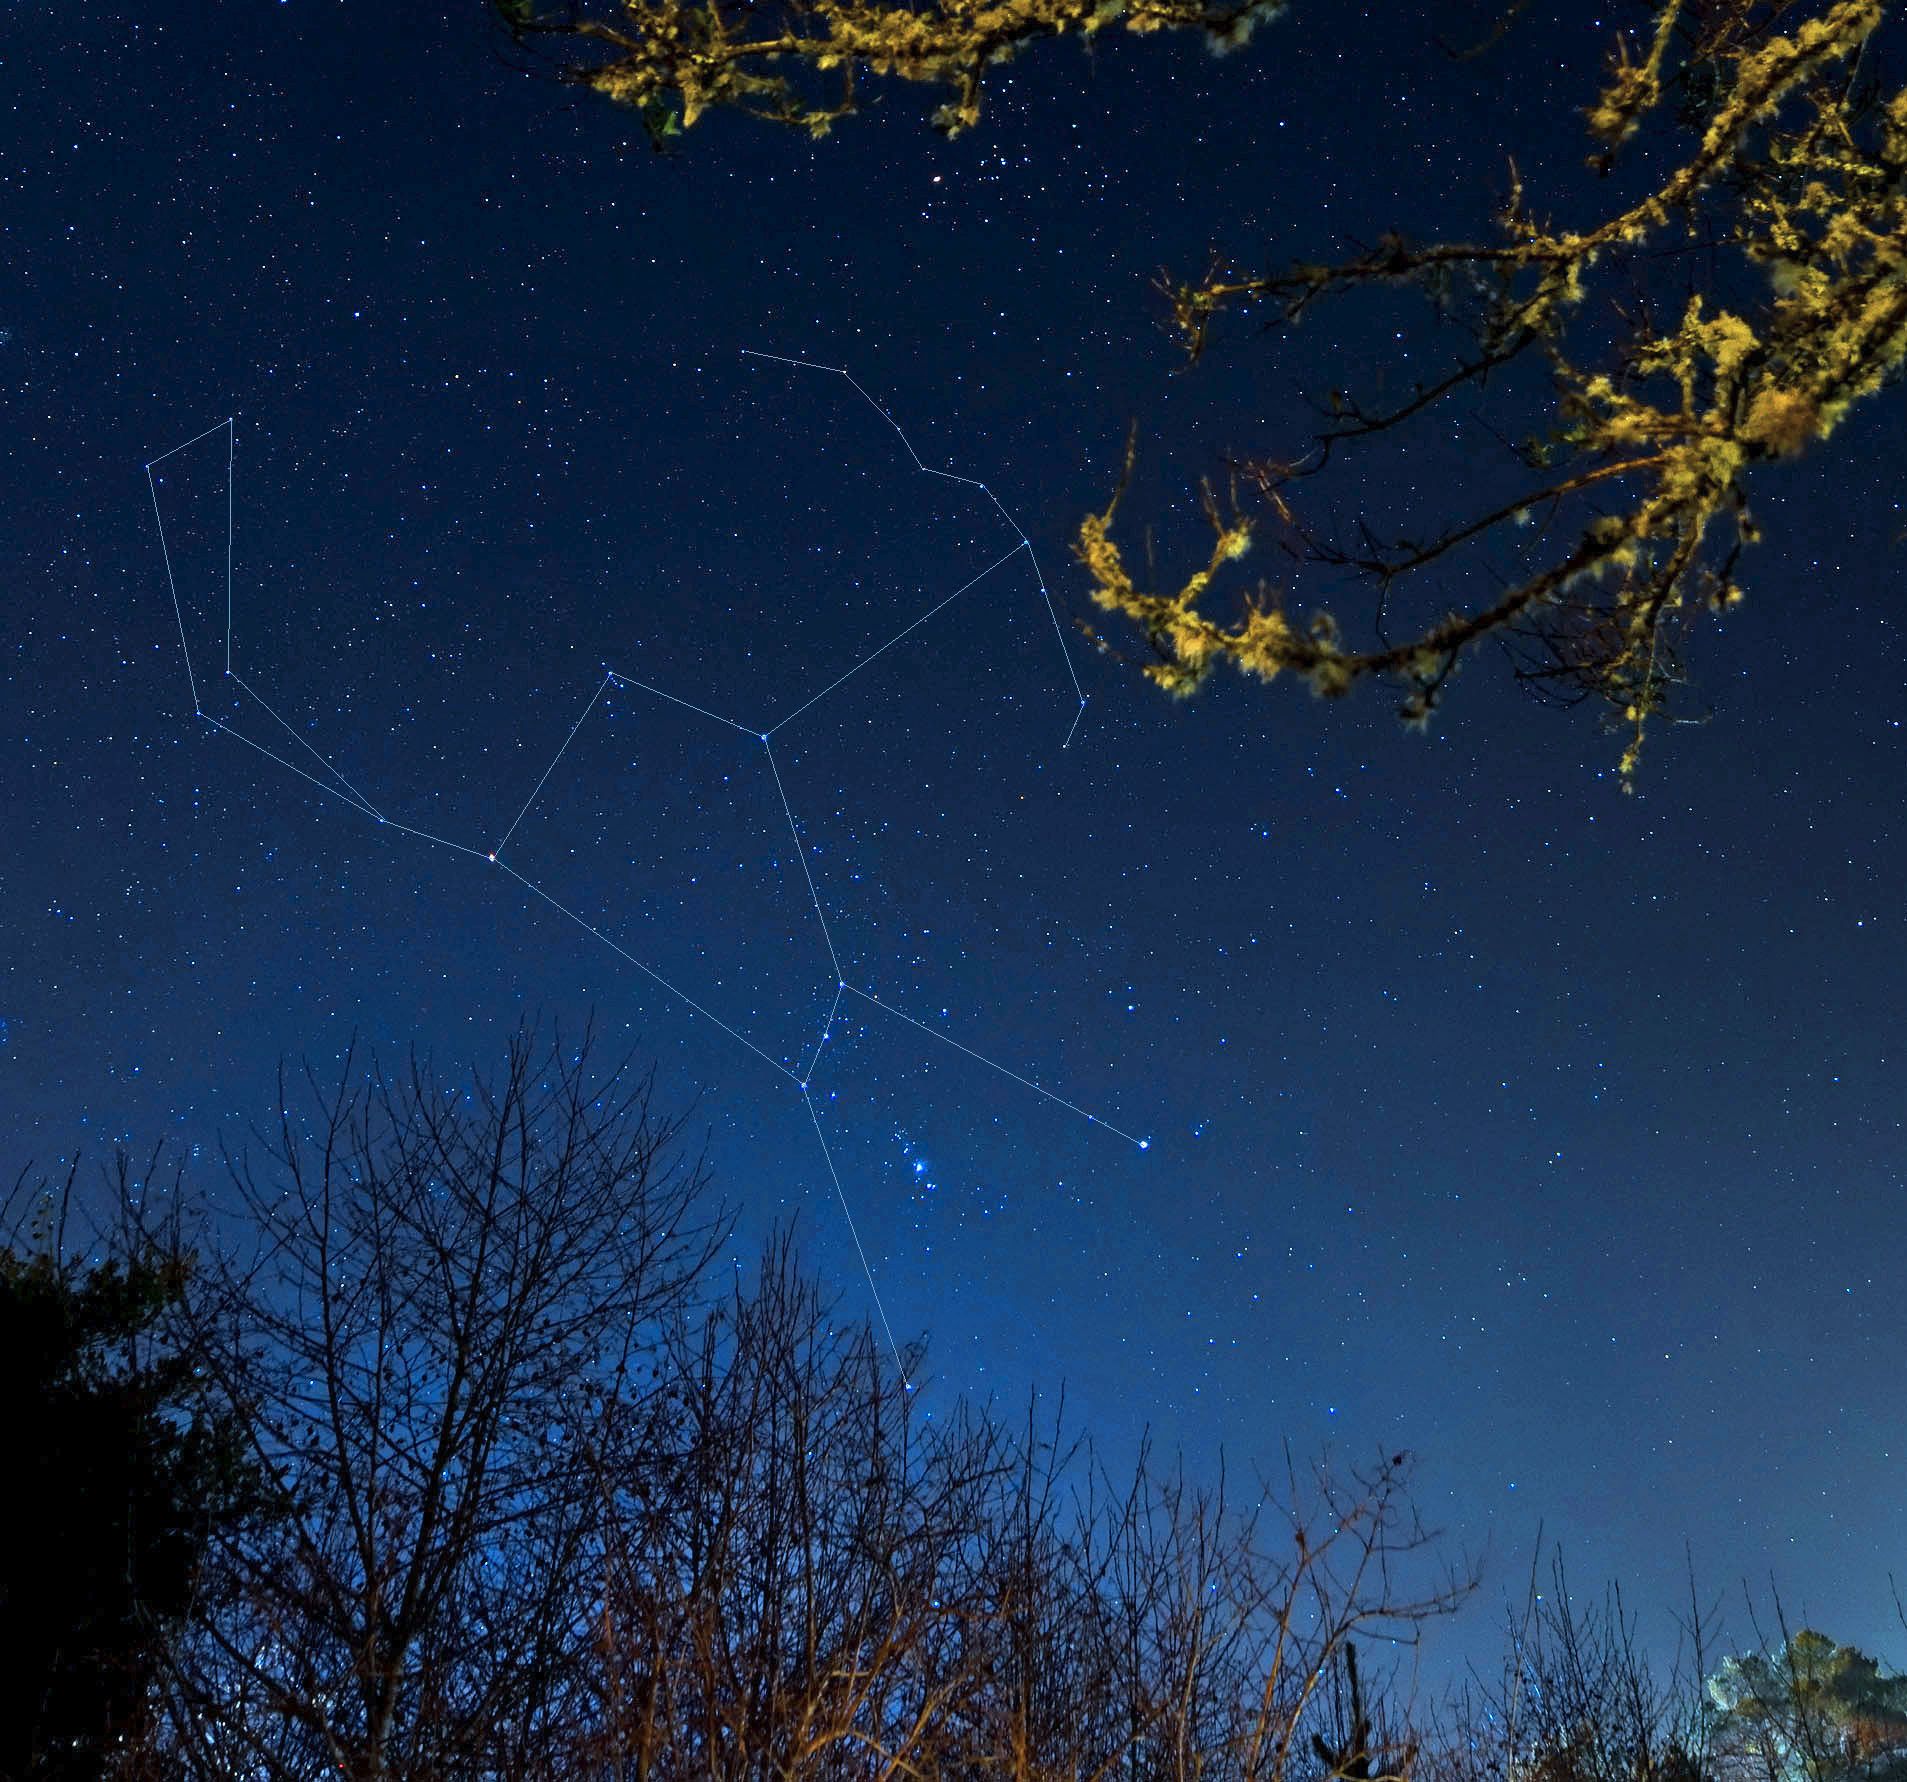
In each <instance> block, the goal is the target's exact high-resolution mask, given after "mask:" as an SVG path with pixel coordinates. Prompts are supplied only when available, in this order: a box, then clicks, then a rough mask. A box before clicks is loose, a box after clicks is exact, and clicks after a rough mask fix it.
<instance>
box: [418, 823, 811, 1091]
mask: <svg viewBox="0 0 1907 1782" xmlns="http://www.w3.org/2000/svg"><path fill="white" fill-rule="evenodd" d="M451 845H452V846H453V847H454V846H455V845H456V844H455V843H452V844H451ZM464 851H465V852H466V853H474V852H475V851H476V850H475V849H473V848H466V849H465V850H464ZM496 864H497V865H498V866H500V867H502V868H503V870H504V871H505V872H507V873H508V874H509V875H510V877H511V878H513V879H515V880H516V881H517V883H518V884H519V885H521V886H523V888H524V889H525V890H527V891H534V892H535V893H536V895H537V896H538V897H540V898H542V900H543V901H544V902H545V903H547V904H548V905H549V906H550V908H551V909H553V910H560V911H562V913H563V914H564V915H566V916H567V917H569V919H570V920H571V921H572V922H574V923H575V924H576V926H577V927H578V928H581V929H583V930H584V931H585V932H586V933H589V934H593V935H594V936H595V937H596V938H597V939H598V940H599V941H601V942H602V943H603V945H604V946H605V947H607V948H608V949H609V950H610V951H611V952H612V953H617V954H620V955H621V956H622V957H623V958H624V959H627V960H628V961H629V963H630V964H631V965H633V966H634V967H635V968H636V970H637V971H639V972H641V973H643V974H644V976H646V977H650V978H653V979H654V980H655V981H656V982H657V983H658V984H660V985H661V986H662V987H663V989H665V990H666V991H668V993H669V994H670V995H671V996H673V997H675V998H677V999H678V1000H679V1001H682V1002H685V1003H687V1004H688V1005H689V1007H690V1008H692V1009H693V1010H694V1011H695V1012H696V1013H697V1014H698V1015H700V1016H701V1017H702V1018H703V1019H704V1020H705V1021H713V1022H714V1023H715V1025H716V1026H717V1027H719V1028H720V1029H721V1030H722V1031H723V1032H724V1033H725V1034H727V1035H728V1036H729V1038H730V1039H734V1040H740V1041H741V1043H742V1044H743V1045H745V1046H746V1047H747V1048H748V1049H749V1050H750V1051H751V1052H753V1053H754V1054H755V1056H756V1057H757V1058H759V1059H760V1060H761V1061H762V1062H763V1063H764V1064H766V1065H769V1066H771V1067H772V1068H773V1069H775V1070H778V1071H779V1072H780V1073H781V1074H782V1075H783V1076H784V1077H786V1078H787V1079H788V1080H789V1082H791V1083H793V1084H794V1085H795V1086H796V1087H797V1088H799V1087H800V1086H801V1079H800V1078H799V1077H798V1076H796V1075H795V1073H794V1072H793V1071H791V1070H790V1069H789V1068H788V1067H787V1065H785V1064H783V1063H782V1062H781V1060H780V1059H778V1058H771V1057H769V1055H768V1054H767V1053H766V1052H764V1051H763V1050H762V1049H761V1047H760V1046H758V1045H756V1044H755V1042H754V1041H753V1040H752V1039H750V1038H749V1037H748V1035H747V1034H745V1033H738V1032H736V1030H735V1029H734V1028H733V1027H731V1026H729V1024H728V1023H727V1022H726V1021H724V1020H723V1019H722V1017H721V1016H720V1015H713V1014H710V1013H709V1011H708V1010H707V1009H705V1008H704V1007H703V1006H702V1005H701V1004H700V1003H699V1002H697V1001H696V1000H695V998H694V997H693V996H691V995H690V994H689V993H688V992H687V991H686V990H683V989H680V988H679V987H678V986H676V985H674V984H672V983H670V982H669V980H668V979H667V978H665V977H664V976H663V975H662V974H661V972H659V971H657V970H656V969H655V967H654V966H652V965H644V964H643V962H642V961H641V960H640V959H638V958H637V957H636V956H635V954H633V953H632V952H630V951H629V949H628V948H627V947H624V946H620V945H618V944H617V943H616V942H615V941H613V940H611V939H610V938H609V936H608V935H606V934H604V933H603V931H602V930H601V929H600V928H598V927H597V926H596V925H595V924H594V923H593V922H589V921H586V920H585V919H584V918H583V917H581V916H579V915H577V913H576V912H575V911H574V910H573V909H571V908H570V907H569V905H568V904H566V903H559V902H558V901H557V900H556V899H555V898H554V897H552V896H551V895H550V894H549V893H548V892H547V891H545V890H544V889H543V887H542V886H541V885H539V884H537V883H536V882H535V881H534V880H533V879H526V878H525V877H524V876H523V875H522V874H521V873H520V872H518V871H517V869H516V868H515V867H514V866H512V865H511V864H510V863H509V861H507V860H499V861H497V862H496Z"/></svg>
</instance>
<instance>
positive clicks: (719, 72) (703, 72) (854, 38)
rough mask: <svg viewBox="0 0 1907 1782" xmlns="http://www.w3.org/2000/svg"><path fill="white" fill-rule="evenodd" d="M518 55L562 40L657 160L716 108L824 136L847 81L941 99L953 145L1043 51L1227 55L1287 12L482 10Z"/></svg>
mask: <svg viewBox="0 0 1907 1782" xmlns="http://www.w3.org/2000/svg"><path fill="white" fill-rule="evenodd" d="M492 4H493V5H494V6H495V7H496V10H497V12H498V13H499V14H500V15H501V17H502V18H503V20H504V22H505V23H506V24H507V25H508V26H509V28H510V30H511V32H512V33H513V35H514V36H515V37H516V38H517V39H518V40H519V41H526V40H529V39H532V38H539V37H541V38H550V37H554V38H560V39H566V40H568V41H569V42H571V43H573V44H575V45H577V46H579V47H580V48H581V50H582V52H583V54H582V59H580V60H578V61H576V62H573V63H569V64H566V65H565V68H564V76H565V78H566V79H570V80H574V81H576V82H578V83H579V84H581V85H583V86H586V87H589V88H592V89H593V90H594V91H596V92H598V93H600V94H602V95H603V96H604V97H605V98H608V99H612V100H615V101H616V102H617V103H619V104H623V105H628V106H632V107H634V108H635V109H636V110H637V111H638V112H640V114H641V116H642V119H643V122H644V125H645V127H646V128H647V129H648V131H649V134H650V137H651V139H652V140H653V141H655V143H656V144H657V146H658V147H660V146H662V145H663V144H664V143H665V142H666V141H667V140H668V139H669V138H671V137H675V136H679V135H680V134H681V133H682V131H684V130H685V129H687V128H689V127H690V126H692V125H693V124H694V123H695V122H696V121H697V120H698V119H699V118H701V117H702V116H703V115H704V114H705V113H706V112H708V111H711V110H714V109H716V108H718V107H728V108H731V109H734V110H738V111H743V112H747V113H749V114H751V115H752V116H755V117H761V118H767V119H769V120H771V121H773V122H776V123H782V124H793V125H795V126H796V127H798V128H800V129H803V130H806V131H808V132H809V133H810V134H812V135H815V136H824V135H826V134H827V133H828V131H829V130H831V129H832V128H833V127H834V125H835V124H836V123H837V122H838V121H839V120H840V119H842V118H845V117H848V116H850V115H852V113H853V112H854V111H855V110H856V108H857V84H856V83H857V81H858V80H859V79H860V78H861V77H862V76H865V75H876V76H887V77H891V78H894V79H898V80H904V81H912V82H915V83H917V84H920V85H924V86H928V87H938V88H941V89H943V90H945V91H947V92H948V93H949V94H950V95H951V96H950V97H949V98H948V99H947V101H946V103H945V104H943V105H942V106H941V107H940V108H939V110H937V111H936V112H935V113H934V123H935V124H936V126H937V127H938V128H939V129H941V130H942V131H944V132H945V133H946V134H947V135H949V136H953V135H957V134H958V133H959V132H960V131H962V130H964V129H966V128H967V127H968V126H970V125H972V124H975V123H977V122H979V119H980V101H981V88H982V84H983V83H984V81H985V79H986V77H987V75H988V74H989V72H990V71H991V70H993V69H994V68H996V67H998V66H999V65H1000V64H1001V63H1002V62H1005V61H1007V60H1009V59H1010V58H1012V57H1013V56H1015V55H1017V54H1018V53H1019V52H1020V51H1021V50H1022V49H1025V48H1026V47H1028V46H1029V45H1031V44H1035V43H1038V42H1041V41H1042V40H1044V39H1047V38H1053V37H1076V38H1081V39H1086V40H1090V39H1091V38H1093V37H1095V36H1097V35H1098V33H1099V32H1101V31H1102V30H1104V29H1106V28H1107V27H1108V26H1111V25H1118V26H1121V27H1123V28H1124V29H1125V30H1127V31H1132V32H1137V33H1140V34H1142V35H1143V34H1146V33H1150V32H1155V31H1167V30H1181V31H1195V32H1197V33H1199V34H1200V35H1202V36H1203V37H1204V39H1205V41H1206V42H1207V43H1208V44H1210V45H1211V47H1212V48H1213V49H1214V50H1217V51H1225V50H1230V49H1236V48H1237V47H1239V46H1240V45H1242V44H1243V43H1244V42H1245V41H1246V40H1247V39H1248V38H1249V37H1250V36H1251V33H1252V31H1253V29H1254V28H1255V27H1256V26H1257V25H1258V24H1259V22H1260V21H1261V20H1265V19H1271V18H1275V17H1277V16H1278V15H1279V14H1280V13H1281V12H1283V11H1284V8H1285V0H935V3H934V4H932V5H923V6H908V5H890V4H885V3H883V0H785V3H784V4H782V5H780V6H778V7H777V6H765V7H763V6H741V7H734V6H731V7H727V8H724V7H722V6H719V5H717V4H716V3H715V0H708V3H707V4H703V5H697V4H695V3H694V0H613V3H611V4H604V5H601V6H599V7H596V8H593V9H592V8H591V7H589V6H586V5H580V4H575V3H572V4H570V5H569V6H568V7H567V8H565V9H564V10H562V11H560V12H558V11H553V10H552V11H545V10H543V9H541V8H539V7H538V6H537V4H536V0H492Z"/></svg>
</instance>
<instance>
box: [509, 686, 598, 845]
mask: <svg viewBox="0 0 1907 1782" xmlns="http://www.w3.org/2000/svg"><path fill="white" fill-rule="evenodd" d="M613 678H614V677H613V676H611V675H604V676H603V678H602V680H601V681H600V682H598V683H597V686H596V691H595V692H594V693H592V694H590V696H589V704H587V705H586V706H584V707H583V717H582V718H578V719H577V720H576V722H575V723H574V724H572V725H571V726H570V727H569V735H568V736H566V737H564V738H563V747H562V748H560V749H558V750H557V751H556V753H555V754H554V755H552V756H551V757H550V764H549V766H548V767H546V768H544V769H543V778H542V779H540V780H538V781H537V782H536V786H535V789H534V790H533V791H532V792H531V793H530V795H529V797H528V798H526V799H524V801H523V808H522V809H521V810H520V811H518V812H517V814H516V823H512V824H511V825H510V827H509V828H508V829H506V830H505V831H504V832H503V840H502V841H500V842H498V843H497V845H496V846H495V847H494V848H492V849H491V850H490V858H491V859H492V860H494V859H496V857H497V856H498V855H499V854H501V853H502V852H503V850H504V849H505V848H506V847H507V846H508V845H509V841H510V837H511V836H513V835H515V834H516V830H517V823H521V822H522V821H523V819H524V818H525V817H527V816H528V815H529V814H530V806H531V805H533V804H534V803H536V799H537V794H538V793H539V792H541V791H542V790H543V786H544V783H545V782H546V781H547V780H548V779H549V777H550V775H551V774H553V773H554V772H555V771H556V764H557V762H559V761H561V760H562V759H563V752H564V750H565V749H567V748H568V747H569V746H570V744H571V743H573V742H574V741H575V740H576V733H577V731H579V730H580V729H582V727H583V718H587V717H588V716H589V714H590V713H591V712H593V711H594V710H595V709H596V701H597V700H599V699H600V698H602V696H603V689H604V688H605V687H607V686H608V685H609V683H610V681H611V680H612V679H613Z"/></svg>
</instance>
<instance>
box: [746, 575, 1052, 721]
mask: <svg viewBox="0 0 1907 1782" xmlns="http://www.w3.org/2000/svg"><path fill="white" fill-rule="evenodd" d="M1026 549H1027V543H1026V540H1025V539H1024V538H1023V539H1021V540H1020V542H1019V543H1018V544H1016V545H1015V546H1014V547H1013V549H1012V550H1010V551H1008V552H1007V553H1006V555H1005V556H1004V557H999V558H996V559H995V560H994V561H993V562H991V563H989V564H988V565H987V566H986V568H985V569H983V570H981V572H980V573H979V574H978V575H977V576H975V577H974V578H973V580H972V581H970V582H967V583H965V584H963V585H962V586H960V587H958V588H956V589H954V591H953V592H952V593H951V594H949V595H948V596H947V598H946V599H945V600H942V601H940V602H938V603H937V604H935V605H933V606H930V607H929V608H928V609H927V610H926V611H925V612H924V613H922V614H921V615H920V617H919V618H918V619H916V620H915V621H914V622H913V624H911V625H907V626H904V627H902V629H901V630H899V631H897V632H895V633H894V635H893V636H892V637H890V638H889V639H888V640H887V642H886V643H884V644H882V645H880V646H879V648H877V649H872V650H869V651H868V653H867V654H866V655H865V656H863V657H862V658H861V659H860V661H859V662H857V663H855V665H854V666H853V667H852V668H850V669H849V670H848V671H847V673H846V674H841V675H836V676H835V678H834V679H833V680H831V681H830V682H829V683H828V684H827V685H826V686H825V687H823V688H822V689H821V691H820V692H819V693H817V694H816V695H815V696H814V698H812V699H809V700H805V701H803V703H802V704H800V705H798V706H796V707H795V709H794V710H793V711H791V712H790V713H789V714H788V715H787V717H785V718H778V719H776V721H775V722H774V723H772V724H770V725H769V726H768V730H767V732H766V734H765V735H764V736H763V738H762V740H763V741H764V742H766V741H767V740H768V737H770V736H773V735H774V734H775V732H776V731H777V730H779V729H780V728H781V727H782V725H784V724H792V723H793V722H794V721H795V719H797V718H798V717H800V716H801V714H802V713H803V712H805V711H806V710H807V709H808V707H809V706H811V705H818V704H819V703H820V702H821V701H822V700H824V699H826V698H827V696H828V695H829V694H830V693H832V692H833V691H834V690H835V688H836V687H838V686H840V684H841V683H842V682H843V681H845V680H850V679H852V678H853V677H854V676H855V675H857V674H859V673H860V672H861V670H862V669H864V668H865V667H867V665H868V664H869V663H870V662H872V661H873V660H874V658H875V657H876V656H879V655H881V654H883V653H884V652H885V651H887V650H891V649H892V648H893V647H894V646H895V645H896V644H897V643H899V642H900V640H901V639H902V638H903V637H905V636H906V635H907V634H908V632H910V631H917V630H919V629H920V627H921V626H923V625H925V624H926V623H927V621H928V620H929V619H931V618H932V617H933V616H934V614H935V613H937V612H939V611H940V609H941V607H944V606H952V605H953V603H954V602H955V601H956V600H958V599H959V598H960V596H961V595H963V594H964V593H966V592H967V590H968V589H969V588H977V587H978V586H979V585H980V584H981V583H982V582H984V581H985V580H986V579H987V577H988V576H990V575H991V574H992V573H993V572H994V571H995V570H996V569H998V568H999V567H1000V565H1001V564H1003V563H1010V562H1011V561H1012V560H1013V559H1014V558H1015V557H1017V556H1018V555H1019V554H1020V553H1021V552H1022V551H1024V550H1026Z"/></svg>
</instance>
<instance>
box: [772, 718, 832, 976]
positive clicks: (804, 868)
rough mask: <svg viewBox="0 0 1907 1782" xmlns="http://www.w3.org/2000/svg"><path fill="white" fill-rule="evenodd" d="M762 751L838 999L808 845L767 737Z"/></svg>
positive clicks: (825, 921) (830, 946)
mask: <svg viewBox="0 0 1907 1782" xmlns="http://www.w3.org/2000/svg"><path fill="white" fill-rule="evenodd" d="M761 746H762V753H763V754H764V755H766V756H767V757H768V771H769V772H770V773H771V774H773V775H774V776H775V793H776V796H777V797H779V798H780V800H781V808H782V811H783V812H784V813H785V814H786V816H787V818H788V835H789V838H790V840H792V841H793V842H794V844H795V858H796V859H797V860H799V861H800V862H801V876H802V877H803V878H804V879H806V880H807V881H808V896H809V899H810V900H811V901H812V902H813V904H814V919H815V920H816V921H817V922H819V923H820V924H821V938H822V939H823V940H824V941H826V942H827V943H828V957H829V959H831V960H832V961H833V962H834V981H835V984H836V986H837V992H836V1001H837V1002H838V1001H839V990H838V986H839V985H840V984H841V983H842V982H843V979H842V977H841V955H840V954H839V953H837V952H836V951H835V950H834V936H833V935H832V934H831V933H830V932H829V931H828V918H827V916H826V914H825V913H824V912H823V911H822V908H821V893H820V892H819V891H817V890H816V889H815V888H814V874H813V873H811V872H810V871H809V870H808V847H807V844H806V843H805V842H804V841H803V840H802V839H801V831H800V829H799V828H798V827H796V824H795V813H794V811H793V809H792V808H791V807H790V805H789V803H788V794H787V792H786V791H785V790H784V789H783V787H782V783H781V769H780V768H779V767H777V766H776V765H775V747H774V744H773V743H771V742H770V741H769V740H768V738H767V737H765V736H764V737H763V738H762V739H761Z"/></svg>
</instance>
